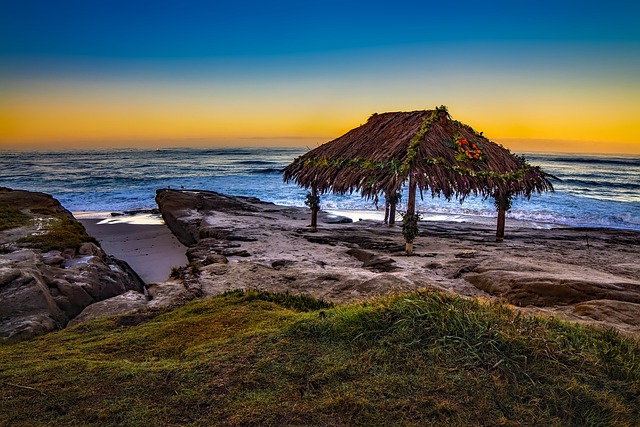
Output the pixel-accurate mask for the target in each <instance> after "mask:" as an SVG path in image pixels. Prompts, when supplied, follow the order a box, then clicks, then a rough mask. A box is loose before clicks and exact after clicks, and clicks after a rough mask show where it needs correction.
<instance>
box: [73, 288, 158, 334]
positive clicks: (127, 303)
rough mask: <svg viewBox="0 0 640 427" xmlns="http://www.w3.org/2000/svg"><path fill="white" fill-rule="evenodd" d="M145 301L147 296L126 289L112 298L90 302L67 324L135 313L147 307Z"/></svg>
mask: <svg viewBox="0 0 640 427" xmlns="http://www.w3.org/2000/svg"><path fill="white" fill-rule="evenodd" d="M147 302H148V300H147V297H146V296H145V295H144V294H141V293H140V292H136V291H127V292H125V293H124V294H121V295H118V296H115V297H113V298H109V299H106V300H104V301H99V302H96V303H95V304H91V305H90V306H88V307H87V308H85V309H84V310H83V311H82V313H80V314H79V315H78V316H77V317H75V318H74V319H73V320H71V321H70V322H69V326H75V325H77V324H79V323H82V322H86V321H87V320H92V319H96V318H98V317H109V316H118V315H123V314H133V313H137V312H140V311H142V310H144V309H146V308H147Z"/></svg>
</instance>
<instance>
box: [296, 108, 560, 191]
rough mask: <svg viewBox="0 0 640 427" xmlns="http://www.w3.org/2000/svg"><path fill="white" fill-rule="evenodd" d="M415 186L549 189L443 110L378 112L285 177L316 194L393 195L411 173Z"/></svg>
mask: <svg viewBox="0 0 640 427" xmlns="http://www.w3.org/2000/svg"><path fill="white" fill-rule="evenodd" d="M410 174H411V177H412V179H414V180H415V181H416V183H417V186H418V188H419V189H420V191H424V190H430V191H431V192H432V194H433V195H436V194H437V195H440V194H442V195H443V196H444V197H445V198H447V199H451V198H452V197H457V198H459V199H461V200H462V199H464V198H465V197H466V196H467V195H469V194H472V193H473V194H476V195H477V194H480V195H484V196H494V195H496V194H512V195H524V196H526V197H529V196H530V195H531V194H532V193H534V192H538V193H541V192H543V191H549V190H550V191H553V186H552V185H551V182H550V181H549V179H548V178H549V177H551V175H548V174H546V173H545V172H543V171H542V170H541V169H540V168H539V167H536V166H532V165H530V164H529V163H528V162H527V161H526V160H525V159H524V158H523V157H520V156H516V155H514V154H512V153H511V152H510V151H509V150H508V149H506V148H504V147H502V146H501V145H498V144H496V143H494V142H491V141H489V140H488V139H487V138H485V137H484V136H482V134H481V133H477V132H476V131H474V130H473V129H472V128H471V127H470V126H468V125H465V124H463V123H460V122H458V121H456V120H452V119H451V116H450V115H449V113H448V112H447V109H446V107H444V106H441V107H439V108H436V109H435V110H423V111H411V112H395V113H382V114H374V115H372V116H371V117H370V118H369V120H368V121H367V123H365V124H364V125H361V126H359V127H357V128H355V129H352V130H351V131H349V132H347V133H346V134H344V135H343V136H341V137H339V138H337V139H334V140H333V141H330V142H327V143H325V144H323V145H321V146H319V147H317V148H315V149H314V150H311V151H309V152H308V153H306V154H304V155H302V156H300V157H298V158H296V159H295V160H294V161H293V162H292V163H291V164H290V165H289V166H287V167H286V168H285V169H284V170H283V179H284V181H285V182H290V181H293V182H295V183H296V184H298V185H300V186H302V187H305V188H310V187H314V186H315V187H316V188H317V190H318V191H319V192H321V193H324V192H329V191H330V192H334V193H339V194H344V193H350V192H353V191H359V192H360V193H361V194H362V195H363V196H364V197H374V196H375V195H377V194H380V193H386V194H393V193H395V191H397V190H398V189H399V188H400V187H401V186H402V184H403V183H404V182H405V181H406V180H407V179H408V178H409V176H410Z"/></svg>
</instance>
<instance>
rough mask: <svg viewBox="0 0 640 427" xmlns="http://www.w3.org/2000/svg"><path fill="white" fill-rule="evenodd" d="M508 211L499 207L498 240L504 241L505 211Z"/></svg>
mask: <svg viewBox="0 0 640 427" xmlns="http://www.w3.org/2000/svg"><path fill="white" fill-rule="evenodd" d="M506 212H507V211H506V210H505V209H504V208H503V207H500V209H498V228H497V229H496V242H502V241H503V240H504V222H505V213H506Z"/></svg>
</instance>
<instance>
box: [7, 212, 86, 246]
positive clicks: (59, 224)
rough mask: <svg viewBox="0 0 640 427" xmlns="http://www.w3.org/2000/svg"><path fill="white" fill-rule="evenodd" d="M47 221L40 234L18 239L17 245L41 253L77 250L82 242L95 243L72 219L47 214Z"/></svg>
mask: <svg viewBox="0 0 640 427" xmlns="http://www.w3.org/2000/svg"><path fill="white" fill-rule="evenodd" d="M48 219H50V220H49V221H48V222H47V223H46V225H45V228H44V230H43V232H42V233H38V234H30V235H28V236H25V237H22V238H20V239H18V243H21V244H23V245H25V246H27V247H30V248H34V249H40V250H42V251H43V252H48V251H51V250H59V251H62V250H64V249H67V248H77V247H79V246H80V245H81V244H82V243H84V242H94V243H95V239H94V238H93V237H91V236H89V235H88V234H87V231H86V230H85V229H84V227H83V226H82V224H80V223H79V222H77V221H75V220H74V219H71V218H68V217H66V216H64V215H60V214H55V215H53V214H49V216H48Z"/></svg>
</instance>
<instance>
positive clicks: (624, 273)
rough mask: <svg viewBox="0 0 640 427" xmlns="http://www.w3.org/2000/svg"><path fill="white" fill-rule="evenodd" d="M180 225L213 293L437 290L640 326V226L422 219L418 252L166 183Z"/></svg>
mask: <svg viewBox="0 0 640 427" xmlns="http://www.w3.org/2000/svg"><path fill="white" fill-rule="evenodd" d="M156 202H157V204H158V207H159V209H160V212H161V213H162V216H163V218H164V220H165V222H166V224H167V225H168V226H169V228H170V229H171V231H172V232H173V233H174V234H175V235H176V236H177V237H178V239H179V240H180V241H181V242H182V243H184V244H185V245H187V246H188V247H189V249H188V251H187V257H188V259H189V261H190V265H189V266H188V267H185V268H184V269H183V270H182V278H183V279H184V283H185V284H187V285H188V286H189V287H190V288H191V289H198V291H199V292H200V293H201V294H202V295H203V296H207V295H214V294H217V293H220V292H224V291H228V290H233V289H248V288H257V289H262V290H267V291H274V292H289V293H293V294H306V295H310V296H313V297H316V298H321V299H325V300H328V301H331V302H334V303H345V302H352V301H362V300H366V299H368V298H371V297H373V296H379V295H387V294H392V293H397V292H405V291H410V290H414V289H423V288H433V289H438V290H442V291H447V292H452V293H456V294H459V295H462V296H469V297H484V298H488V299H494V298H497V299H500V300H502V301H506V302H509V303H511V304H513V305H514V306H515V307H516V308H517V309H520V310H523V311H525V312H531V313H536V314H547V315H552V316H558V317H562V318H565V319H569V320H573V321H579V322H584V323H589V324H595V325H602V326H605V327H614V328H617V329H618V330H621V331H623V332H626V333H630V334H633V335H640V324H639V322H638V320H637V319H638V318H640V281H639V278H640V266H638V265H637V264H636V263H633V262H630V261H629V260H631V259H640V233H638V232H635V231H626V230H613V229H580V228H557V229H532V228H525V227H523V226H518V225H517V224H512V223H510V222H508V224H507V236H506V239H505V241H504V242H502V243H496V242H495V237H494V233H495V230H494V229H493V227H487V226H483V225H480V224H472V223H444V222H421V223H420V234H419V236H418V238H417V239H416V241H415V243H414V249H415V255H414V256H406V255H405V254H404V252H403V247H404V244H403V243H404V242H403V238H402V233H401V230H400V227H398V226H396V227H389V226H387V225H383V224H380V223H378V222H375V221H359V222H356V223H348V222H346V221H345V222H342V221H341V220H340V218H337V219H336V218H329V216H327V215H323V212H321V213H320V217H319V227H318V230H311V229H310V228H309V227H308V223H309V213H308V210H307V209H304V208H294V207H284V206H277V205H274V204H271V203H265V202H262V201H260V200H258V199H255V198H246V197H235V196H229V195H224V194H220V193H216V192H211V191H199V190H168V189H167V190H165V189H163V190H158V191H157V193H156Z"/></svg>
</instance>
